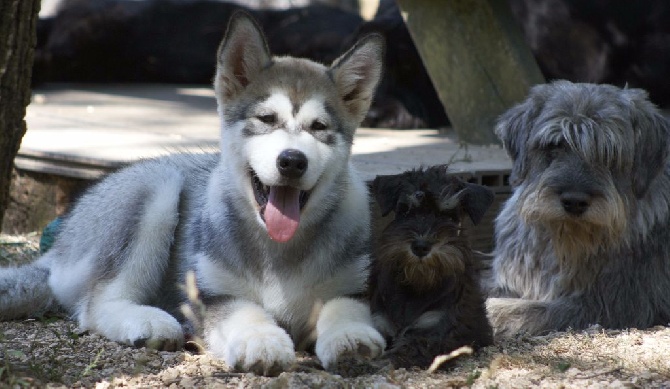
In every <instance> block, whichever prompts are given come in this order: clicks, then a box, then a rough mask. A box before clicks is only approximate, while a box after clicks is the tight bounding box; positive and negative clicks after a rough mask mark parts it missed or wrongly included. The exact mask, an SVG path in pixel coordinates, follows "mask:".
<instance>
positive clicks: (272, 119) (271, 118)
mask: <svg viewBox="0 0 670 389" xmlns="http://www.w3.org/2000/svg"><path fill="white" fill-rule="evenodd" d="M256 119H258V120H260V121H261V122H263V123H265V124H270V125H272V124H275V123H277V115H275V114H273V113H268V114H264V115H258V116H256Z"/></svg>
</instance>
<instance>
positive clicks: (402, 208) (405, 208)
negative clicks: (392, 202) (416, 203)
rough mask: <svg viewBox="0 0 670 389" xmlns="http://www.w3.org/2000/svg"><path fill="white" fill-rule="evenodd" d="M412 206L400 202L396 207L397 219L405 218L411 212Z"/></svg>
mask: <svg viewBox="0 0 670 389" xmlns="http://www.w3.org/2000/svg"><path fill="white" fill-rule="evenodd" d="M409 209H410V206H409V204H407V203H405V202H399V203H398V204H397V205H396V207H395V214H396V217H400V216H405V215H406V214H407V213H408V212H409Z"/></svg>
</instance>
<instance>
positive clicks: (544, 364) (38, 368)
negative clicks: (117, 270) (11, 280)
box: [0, 234, 670, 389]
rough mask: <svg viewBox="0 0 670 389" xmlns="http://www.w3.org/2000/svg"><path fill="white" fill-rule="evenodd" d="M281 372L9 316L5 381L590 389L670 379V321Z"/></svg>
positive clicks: (669, 383)
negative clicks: (442, 356) (255, 370)
mask: <svg viewBox="0 0 670 389" xmlns="http://www.w3.org/2000/svg"><path fill="white" fill-rule="evenodd" d="M37 242H38V236H37V235H35V234H33V235H30V234H29V235H21V236H10V235H0V266H7V265H16V264H19V263H22V262H25V261H27V260H30V259H32V258H33V257H34V256H35V255H36V254H37V252H38V243H37ZM298 357H299V358H298V362H297V363H296V364H295V365H294V366H293V367H292V368H291V369H290V370H289V371H287V372H284V373H282V374H281V375H279V376H278V377H259V376H254V375H253V374H244V373H238V372H234V371H232V370H231V369H229V368H228V367H227V366H226V365H225V364H224V363H223V362H221V361H219V360H216V359H213V358H211V357H209V356H208V355H206V354H193V353H190V352H187V351H179V352H162V351H161V352H159V351H154V350H147V349H144V348H141V349H137V348H132V347H126V346H123V345H119V344H117V343H114V342H110V341H107V340H105V339H104V338H102V337H100V336H98V335H95V334H90V333H82V332H80V331H79V330H78V329H77V326H76V324H75V323H74V322H72V321H70V320H66V319H63V318H58V317H49V318H44V319H41V320H25V321H12V322H0V388H2V387H13V388H14V387H18V388H20V387H44V386H47V387H52V388H56V387H96V388H108V387H124V386H125V387H169V388H191V387H198V388H200V387H231V388H232V387H235V388H246V387H263V388H380V389H381V388H405V387H406V388H447V387H463V386H468V387H473V388H519V387H542V388H545V387H547V388H557V387H563V388H586V387H639V388H649V387H669V388H670V328H668V327H660V326H659V327H655V328H651V329H646V330H637V329H630V330H616V331H614V330H605V329H602V328H600V327H592V328H590V329H588V330H586V331H568V332H557V333H553V334H550V335H547V336H541V337H523V336H522V337H519V338H517V339H513V340H509V341H504V342H498V343H496V344H495V345H494V346H491V347H487V348H485V349H483V350H480V352H478V353H477V354H475V355H474V356H463V357H459V358H458V359H457V360H456V361H455V362H453V363H451V364H450V365H448V366H447V367H446V368H445V369H442V370H438V371H437V372H435V373H429V372H427V371H425V370H420V369H409V370H406V369H392V368H391V367H390V365H389V364H388V363H386V362H385V361H384V360H377V361H348V362H346V363H343V364H341V365H340V366H339V369H338V370H337V371H335V372H326V371H324V370H323V369H322V368H321V366H320V364H319V362H318V361H317V360H316V359H315V358H314V357H313V356H310V355H306V354H300V355H299V356H298Z"/></svg>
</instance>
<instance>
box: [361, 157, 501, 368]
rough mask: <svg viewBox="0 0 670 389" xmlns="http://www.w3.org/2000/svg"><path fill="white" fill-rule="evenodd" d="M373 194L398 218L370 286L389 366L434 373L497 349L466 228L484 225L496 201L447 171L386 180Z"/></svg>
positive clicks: (384, 236) (381, 244)
mask: <svg viewBox="0 0 670 389" xmlns="http://www.w3.org/2000/svg"><path fill="white" fill-rule="evenodd" d="M372 192H373V195H374V197H375V199H376V200H377V204H378V205H379V207H380V210H381V213H382V214H383V215H386V214H389V213H390V212H392V211H393V212H394V216H393V220H392V221H391V222H390V223H389V224H388V226H386V228H385V229H384V230H383V232H382V233H381V235H380V237H379V239H377V240H376V241H375V242H374V244H373V246H374V250H373V252H374V254H373V262H372V270H371V272H370V286H369V287H370V299H371V308H372V313H373V316H374V320H375V324H376V325H377V327H378V328H379V329H380V331H381V332H382V334H384V336H385V337H386V338H387V340H388V343H389V350H388V352H387V356H388V358H389V359H390V360H391V361H392V362H393V364H394V365H395V366H396V367H409V366H421V367H427V366H428V365H430V364H431V362H433V359H434V358H435V357H436V356H437V355H440V354H446V353H449V352H450V351H453V350H454V349H457V348H459V347H461V346H473V347H482V346H487V345H489V344H491V343H492V341H493V337H492V330H491V326H490V325H489V323H488V320H487V318H486V311H485V308H484V296H483V294H482V293H481V292H480V290H479V285H478V284H479V283H478V275H477V271H476V268H477V264H476V263H475V261H476V260H477V259H476V258H475V255H474V253H473V252H472V249H471V248H470V243H469V242H468V238H467V235H466V231H465V230H464V228H463V226H462V221H464V218H469V219H470V220H472V222H474V223H475V224H477V223H478V222H479V221H480V220H481V218H482V217H483V215H484V213H485V212H486V210H487V209H488V208H489V206H490V205H491V203H492V202H493V193H492V192H491V191H490V190H489V189H488V188H486V187H483V186H481V185H476V184H470V183H466V182H463V181H461V180H460V179H458V178H456V177H453V176H449V175H448V174H447V168H446V166H433V167H430V168H427V169H419V170H413V171H408V172H405V173H402V174H398V175H391V176H378V177H377V178H376V179H375V181H374V183H373V188H372Z"/></svg>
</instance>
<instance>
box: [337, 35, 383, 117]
mask: <svg viewBox="0 0 670 389" xmlns="http://www.w3.org/2000/svg"><path fill="white" fill-rule="evenodd" d="M383 56H384V38H383V37H382V36H381V35H379V34H370V35H366V36H364V37H363V38H361V39H360V40H359V41H358V42H357V43H356V44H355V45H354V47H352V48H351V49H349V51H347V52H346V53H344V54H343V55H342V56H341V57H340V58H338V59H336V60H335V61H334V62H333V65H332V66H331V68H330V74H331V75H332V77H333V80H334V81H335V86H336V88H337V92H338V94H339V95H340V97H341V99H342V101H343V102H344V106H345V107H346V109H347V113H349V115H351V117H352V118H354V119H355V120H356V122H357V123H360V122H361V121H363V119H364V118H365V114H366V113H367V112H368V109H369V108H370V103H371V102H372V97H373V95H374V92H375V89H376V88H377V84H378V83H379V80H380V78H381V74H382V67H383V66H382V63H383V60H382V58H383Z"/></svg>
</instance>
